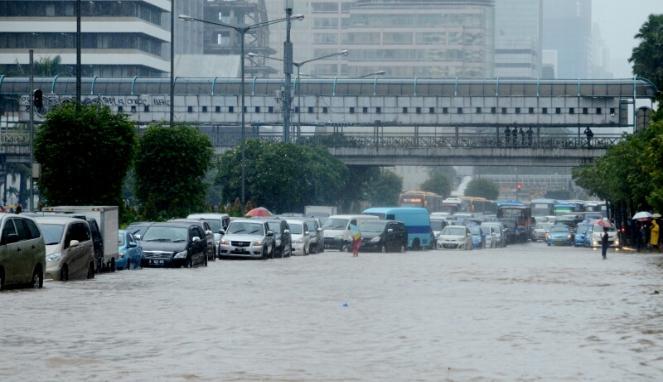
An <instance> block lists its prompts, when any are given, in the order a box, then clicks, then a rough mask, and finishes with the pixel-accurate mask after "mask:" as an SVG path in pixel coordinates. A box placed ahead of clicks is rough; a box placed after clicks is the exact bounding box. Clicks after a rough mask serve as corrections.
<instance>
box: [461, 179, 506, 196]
mask: <svg viewBox="0 0 663 382" xmlns="http://www.w3.org/2000/svg"><path fill="white" fill-rule="evenodd" d="M465 196H474V197H478V198H486V199H488V200H497V198H498V197H499V196H500V189H499V187H498V186H497V184H495V182H491V181H490V180H488V179H472V181H470V183H468V184H467V188H466V189H465Z"/></svg>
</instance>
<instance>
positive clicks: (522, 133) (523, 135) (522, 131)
mask: <svg viewBox="0 0 663 382" xmlns="http://www.w3.org/2000/svg"><path fill="white" fill-rule="evenodd" d="M520 145H521V146H523V147H524V146H525V130H523V128H522V127H521V128H520Z"/></svg>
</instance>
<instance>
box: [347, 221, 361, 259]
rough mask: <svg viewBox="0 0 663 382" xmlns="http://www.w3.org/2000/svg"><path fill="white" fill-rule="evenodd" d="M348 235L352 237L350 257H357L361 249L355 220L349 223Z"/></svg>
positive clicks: (359, 235)
mask: <svg viewBox="0 0 663 382" xmlns="http://www.w3.org/2000/svg"><path fill="white" fill-rule="evenodd" d="M350 235H351V236H352V256H353V257H358V256H359V248H360V247H361V231H359V226H358V225H357V220H356V219H352V220H351V221H350Z"/></svg>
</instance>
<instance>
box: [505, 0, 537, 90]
mask: <svg viewBox="0 0 663 382" xmlns="http://www.w3.org/2000/svg"><path fill="white" fill-rule="evenodd" d="M542 39H543V0H495V75H496V76H497V77H499V78H505V79H518V78H524V79H531V78H539V77H540V76H541V62H542Z"/></svg>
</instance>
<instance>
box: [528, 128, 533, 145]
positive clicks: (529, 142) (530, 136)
mask: <svg viewBox="0 0 663 382" xmlns="http://www.w3.org/2000/svg"><path fill="white" fill-rule="evenodd" d="M533 137H534V130H532V127H531V126H530V128H529V129H527V143H528V145H529V147H532V139H533Z"/></svg>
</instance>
